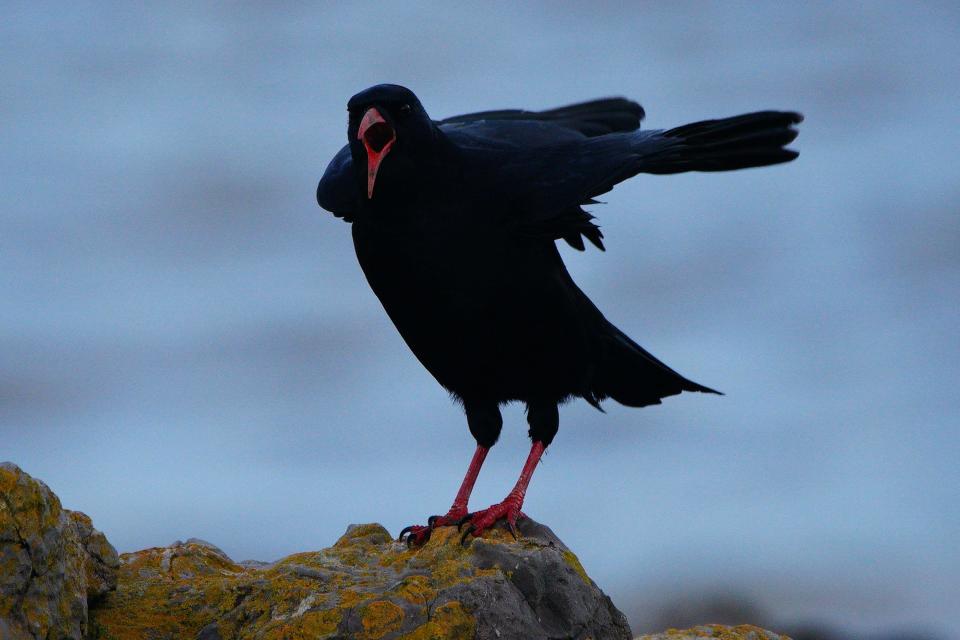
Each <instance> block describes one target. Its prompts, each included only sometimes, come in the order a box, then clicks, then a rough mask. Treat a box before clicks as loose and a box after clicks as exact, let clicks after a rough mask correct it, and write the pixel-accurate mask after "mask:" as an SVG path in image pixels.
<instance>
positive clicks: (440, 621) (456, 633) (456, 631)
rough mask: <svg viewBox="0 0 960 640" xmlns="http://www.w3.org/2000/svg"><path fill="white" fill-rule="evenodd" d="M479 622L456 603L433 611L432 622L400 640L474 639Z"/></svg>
mask: <svg viewBox="0 0 960 640" xmlns="http://www.w3.org/2000/svg"><path fill="white" fill-rule="evenodd" d="M476 628H477V620H476V618H474V617H473V616H472V615H470V614H469V613H467V611H466V610H465V609H464V608H463V605H462V604H460V603H459V602H456V601H451V602H447V603H446V604H443V605H440V606H439V607H437V608H436V609H434V610H433V612H432V615H431V616H430V620H429V621H428V622H427V623H426V624H422V625H420V626H419V627H417V628H416V629H414V630H413V631H411V632H410V633H408V634H405V635H403V636H401V637H400V638H399V639H398V640H467V639H468V638H473V636H474V633H475V631H476Z"/></svg>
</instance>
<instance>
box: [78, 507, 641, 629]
mask: <svg viewBox="0 0 960 640" xmlns="http://www.w3.org/2000/svg"><path fill="white" fill-rule="evenodd" d="M520 533H521V538H520V540H519V541H514V540H513V538H512V537H511V536H510V534H509V533H507V532H505V531H499V530H496V531H493V532H491V533H490V534H489V535H488V536H487V537H485V538H483V539H479V540H474V541H473V542H472V543H470V545H469V546H468V547H466V548H464V547H462V546H461V545H460V539H459V536H458V535H457V532H456V529H454V528H441V529H438V530H437V531H436V532H435V533H434V535H433V537H432V539H431V540H430V541H429V542H428V543H427V544H426V545H424V546H423V547H421V548H419V549H408V548H407V547H406V545H404V544H400V543H397V542H395V541H394V540H393V538H392V536H391V535H390V534H389V533H388V532H387V530H386V529H384V528H383V527H381V526H380V525H377V524H367V525H354V526H351V527H350V528H349V529H348V530H347V532H346V533H345V534H344V535H343V537H341V538H340V540H338V541H337V543H336V544H334V545H333V546H332V547H330V548H328V549H324V550H322V551H314V552H307V553H298V554H295V555H292V556H289V557H287V558H284V559H283V560H280V561H279V562H277V563H275V564H272V565H267V566H257V565H255V564H250V563H247V564H245V565H240V564H237V563H235V562H233V561H232V560H230V558H228V557H227V556H226V554H224V553H223V552H222V551H220V550H219V549H217V548H216V547H215V546H213V545H211V544H209V543H206V542H203V541H202V540H188V541H186V542H177V543H174V544H173V545H171V546H169V547H159V548H154V549H147V550H144V551H140V552H137V553H131V554H124V555H123V556H122V566H121V569H120V584H119V588H118V589H117V591H116V592H115V593H111V594H110V595H108V596H107V598H106V599H105V600H104V601H103V602H102V603H101V604H100V605H98V606H97V607H96V608H95V609H94V610H93V611H92V612H91V627H92V629H94V630H96V631H97V632H98V633H99V634H100V635H101V637H103V638H115V639H116V640H123V639H127V638H130V639H133V638H145V637H150V638H152V639H156V640H160V639H165V638H170V639H173V638H199V639H202V640H227V639H232V638H263V639H268V638H277V639H280V638H357V639H360V640H375V639H384V640H387V639H399V638H407V639H410V640H427V639H430V638H479V639H487V638H489V639H491V640H492V639H499V640H510V639H512V638H516V639H521V638H522V639H523V640H535V639H539V638H542V639H546V638H584V639H586V638H592V639H595V640H601V639H604V638H624V639H627V638H630V637H631V634H630V630H629V627H628V626H627V622H626V619H625V618H624V617H623V614H621V613H620V612H619V611H617V609H616V608H615V607H614V606H613V604H612V603H611V602H610V599H609V598H608V597H606V596H605V595H604V594H603V592H601V591H600V589H599V588H597V586H596V585H595V584H594V583H593V582H592V581H591V580H590V578H589V577H588V576H587V574H586V572H584V570H583V567H582V566H580V562H579V561H578V560H577V557H576V556H575V555H574V554H573V552H571V551H570V550H569V549H568V548H567V547H566V546H564V544H563V543H562V542H560V540H558V539H557V537H556V536H555V535H553V533H552V532H551V531H550V530H549V529H548V528H547V527H544V526H543V525H540V524H537V523H536V522H534V521H532V520H529V519H528V520H525V521H523V522H522V523H521V525H520Z"/></svg>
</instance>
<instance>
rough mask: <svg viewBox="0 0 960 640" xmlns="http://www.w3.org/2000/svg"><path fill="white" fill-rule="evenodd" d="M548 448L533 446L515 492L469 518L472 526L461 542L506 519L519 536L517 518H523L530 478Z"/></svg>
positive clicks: (538, 444)
mask: <svg viewBox="0 0 960 640" xmlns="http://www.w3.org/2000/svg"><path fill="white" fill-rule="evenodd" d="M546 448H547V447H546V445H545V444H543V443H542V442H540V441H539V440H537V441H535V442H534V443H533V446H532V447H531V448H530V455H528V456H527V461H526V463H524V465H523V470H522V471H521V472H520V478H519V479H518V480H517V484H516V485H514V487H513V490H512V491H510V493H509V494H507V497H506V498H504V500H503V502H501V503H499V504H495V505H491V506H490V507H487V508H486V509H484V510H483V511H477V512H476V513H472V514H470V515H469V516H467V518H468V519H469V523H470V524H468V525H467V529H466V531H464V532H463V537H462V538H461V541H465V540H466V539H467V536H469V535H470V534H473V535H474V536H479V535H480V534H482V533H483V532H484V531H486V530H487V529H489V528H490V527H492V526H493V525H494V524H496V522H497V521H498V520H502V519H506V521H507V526H508V527H509V528H510V533H512V534H513V536H514V537H516V536H517V533H516V524H517V518H518V517H522V516H523V513H522V512H521V511H520V509H521V508H522V507H523V497H524V496H525V495H526V494H527V486H528V485H529V484H530V478H532V477H533V471H534V469H536V468H537V463H538V462H540V457H541V456H542V455H543V452H544V450H545V449H546Z"/></svg>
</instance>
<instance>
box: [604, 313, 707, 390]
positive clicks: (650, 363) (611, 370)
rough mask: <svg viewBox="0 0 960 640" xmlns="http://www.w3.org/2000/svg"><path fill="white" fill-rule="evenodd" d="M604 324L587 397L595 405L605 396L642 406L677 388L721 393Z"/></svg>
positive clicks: (610, 325)
mask: <svg viewBox="0 0 960 640" xmlns="http://www.w3.org/2000/svg"><path fill="white" fill-rule="evenodd" d="M608 326H609V329H610V333H609V334H608V335H606V336H604V348H603V356H602V360H601V363H600V366H599V367H598V371H597V374H596V377H595V380H594V384H593V389H592V397H588V398H587V400H588V401H589V402H591V403H592V404H593V405H594V406H597V407H599V405H598V402H599V401H600V400H603V399H604V398H607V397H609V398H613V399H614V400H616V401H617V402H619V403H620V404H623V405H626V406H628V407H645V406H647V405H651V404H660V400H661V399H662V398H666V397H667V396H672V395H676V394H678V393H680V392H681V391H699V392H702V393H716V394H719V395H723V394H721V393H720V392H719V391H716V390H714V389H711V388H710V387H705V386H703V385H702V384H697V383H696V382H693V381H692V380H688V379H687V378H684V377H683V376H682V375H680V374H679V373H677V372H676V371H674V370H673V369H671V368H670V367H668V366H667V365H665V364H664V363H662V362H660V361H659V360H657V358H655V357H654V356H653V355H652V354H651V353H650V352H648V351H647V350H645V349H644V348H643V347H641V346H640V345H638V344H637V343H636V342H634V341H633V340H631V339H630V338H629V337H627V335H626V334H624V333H623V332H622V331H620V330H619V329H617V328H616V327H614V326H613V325H612V324H609V325H608Z"/></svg>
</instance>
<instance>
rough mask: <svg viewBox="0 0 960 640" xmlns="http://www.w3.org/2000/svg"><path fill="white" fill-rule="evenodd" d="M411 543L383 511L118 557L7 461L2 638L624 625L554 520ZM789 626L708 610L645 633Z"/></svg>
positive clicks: (528, 635)
mask: <svg viewBox="0 0 960 640" xmlns="http://www.w3.org/2000/svg"><path fill="white" fill-rule="evenodd" d="M518 528H519V530H520V534H521V537H520V539H519V540H514V539H513V538H512V537H511V536H510V534H509V533H507V532H506V531H504V530H502V529H494V530H493V531H490V532H488V533H487V534H486V536H485V537H483V538H480V539H475V540H473V541H472V542H470V544H469V545H468V546H466V547H464V546H462V545H461V544H460V536H459V534H458V532H457V531H456V529H455V528H453V527H443V528H440V529H438V530H437V531H435V532H434V534H433V538H432V539H431V540H430V541H429V542H428V543H427V544H426V545H424V546H423V547H421V548H417V549H408V548H407V547H406V545H405V544H401V543H398V542H396V541H394V540H393V537H392V536H391V535H390V534H389V533H388V532H387V530H386V529H384V528H383V527H382V526H380V525H378V524H365V525H351V526H350V527H349V528H348V529H347V532H346V533H345V534H344V535H343V536H342V537H341V538H340V539H339V540H338V541H337V542H336V544H334V545H333V546H332V547H330V548H328V549H323V550H321V551H309V552H305V553H297V554H294V555H292V556H288V557H286V558H284V559H282V560H279V561H277V562H273V563H265V562H257V561H253V560H247V561H244V562H242V563H236V562H234V561H233V560H231V559H230V557H229V556H227V554H226V553H224V552H223V550H221V549H219V548H218V547H216V546H215V545H213V544H211V543H209V542H205V541H204V540H199V539H197V538H190V539H188V540H187V541H186V542H181V541H179V540H178V541H177V542H174V543H173V544H171V545H169V546H166V547H154V548H151V549H145V550H143V551H137V552H135V553H125V554H123V555H122V556H120V557H118V556H117V552H116V550H115V549H114V548H113V547H112V546H111V545H110V543H109V542H108V541H107V539H106V537H104V535H103V534H102V533H100V532H99V531H97V530H96V529H94V528H93V524H92V522H91V521H90V518H89V517H87V516H86V515H84V514H82V513H79V512H75V511H68V510H66V509H63V508H62V507H61V505H60V500H59V499H58V498H57V496H56V495H54V494H53V492H52V491H50V489H49V488H47V486H46V485H45V484H43V483H42V482H40V481H39V480H35V479H33V478H31V477H30V476H29V475H27V474H26V473H24V472H23V471H21V470H20V469H19V468H18V467H17V466H15V465H13V464H10V463H4V464H0V640H39V639H43V640H62V639H71V640H83V639H84V638H86V639H87V640H180V639H181V638H195V639H197V640H234V639H236V640H247V639H249V640H319V639H323V638H326V639H330V640H348V639H350V640H353V639H356V640H440V639H446V638H453V639H457V638H463V639H467V638H469V639H476V640H546V639H548V638H550V639H560V638H564V639H570V640H574V639H577V640H587V639H590V640H605V639H617V640H628V639H629V638H630V637H631V634H630V628H629V626H628V625H627V621H626V618H624V616H623V614H622V613H620V612H619V611H618V610H617V609H616V608H615V607H614V606H613V603H612V602H611V601H610V598H608V597H607V596H606V595H604V594H603V592H602V591H600V589H599V588H598V587H597V585H596V584H594V583H593V581H592V580H590V578H589V576H587V574H586V572H585V571H584V570H583V567H582V566H581V565H580V561H579V560H578V559H577V556H576V555H574V554H573V552H572V551H570V549H568V548H567V547H566V546H565V545H564V544H563V543H562V542H561V541H560V540H559V539H557V537H556V536H555V535H554V534H553V532H552V531H550V529H549V528H547V527H545V526H543V525H541V524H538V523H537V522H535V521H533V520H531V519H529V518H528V519H524V520H521V521H520V523H519V526H518ZM698 638H718V639H720V640H789V639H788V638H787V637H786V636H779V635H777V634H774V633H770V632H769V631H764V630H762V629H760V628H758V627H753V626H749V625H742V626H737V627H725V626H721V625H705V626H700V627H694V628H691V629H687V630H684V631H679V630H676V629H669V630H668V631H666V632H664V633H661V634H656V635H647V636H642V637H641V640H695V639H698Z"/></svg>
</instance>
